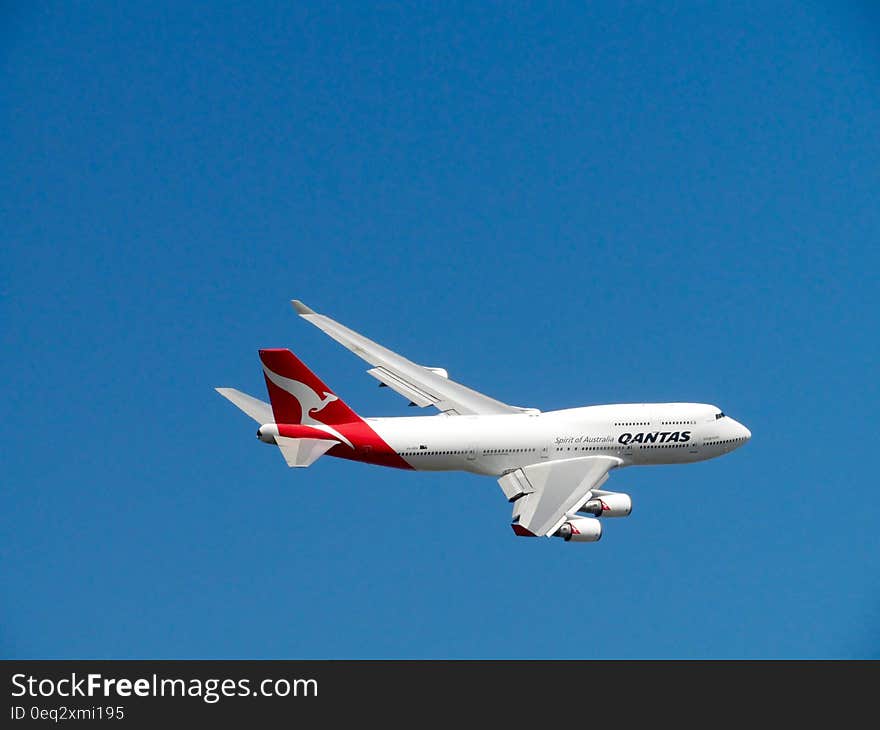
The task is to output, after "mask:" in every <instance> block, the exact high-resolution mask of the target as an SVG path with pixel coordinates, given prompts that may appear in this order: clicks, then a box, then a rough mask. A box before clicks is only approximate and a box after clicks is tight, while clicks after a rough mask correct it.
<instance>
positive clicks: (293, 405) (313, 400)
mask: <svg viewBox="0 0 880 730" xmlns="http://www.w3.org/2000/svg"><path fill="white" fill-rule="evenodd" d="M260 361H261V362H262V363H263V375H264V376H265V377H266V388H267V389H268V390H269V401H270V402H271V403H272V413H273V414H274V416H275V422H276V423H304V424H306V425H312V424H316V423H319V424H320V423H323V424H325V425H327V426H333V425H336V424H339V423H352V422H354V423H357V422H359V421H360V420H361V418H360V416H358V415H357V413H355V412H354V411H353V410H351V408H349V407H348V406H347V405H345V403H343V402H342V400H341V399H340V398H339V397H337V396H336V394H335V393H333V391H332V390H330V388H328V387H327V386H326V385H325V384H324V383H323V381H322V380H321V379H320V378H319V377H318V376H317V375H315V374H314V373H313V372H312V371H311V370H309V369H308V368H307V367H306V366H305V364H304V363H303V362H302V360H300V359H299V358H298V357H297V356H296V355H294V354H293V353H292V352H291V351H290V350H260Z"/></svg>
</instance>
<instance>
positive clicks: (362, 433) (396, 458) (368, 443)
mask: <svg viewBox="0 0 880 730" xmlns="http://www.w3.org/2000/svg"><path fill="white" fill-rule="evenodd" d="M333 428H335V429H336V430H337V431H339V433H341V434H342V435H343V436H345V438H347V439H348V440H349V441H351V443H352V444H353V445H354V449H352V448H351V447H350V446H349V445H348V444H337V445H336V446H334V447H333V448H332V449H330V451H328V452H327V453H328V454H329V455H330V456H337V457H339V458H340V459H350V460H351V461H362V462H364V463H366V464H377V465H378V466H390V467H393V468H395V469H412V468H413V467H412V465H411V464H409V463H407V462H406V461H405V460H404V459H403V458H402V457H401V456H400V454H398V453H397V452H396V451H395V450H394V449H392V448H391V447H390V446H389V445H388V443H387V442H386V441H385V440H384V439H383V438H382V437H381V436H380V435H379V434H378V433H376V432H375V431H374V430H373V429H372V428H370V426H369V424H368V423H366V422H365V421H359V422H357V423H341V424H334V426H333Z"/></svg>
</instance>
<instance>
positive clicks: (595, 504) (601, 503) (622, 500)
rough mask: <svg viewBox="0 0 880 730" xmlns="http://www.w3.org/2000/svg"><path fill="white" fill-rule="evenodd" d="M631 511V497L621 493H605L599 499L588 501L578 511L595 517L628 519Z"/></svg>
mask: <svg viewBox="0 0 880 730" xmlns="http://www.w3.org/2000/svg"><path fill="white" fill-rule="evenodd" d="M632 511H633V502H632V497H630V496H629V495H628V494H623V493H622V492H605V493H604V494H602V496H601V497H594V498H593V499H590V500H588V501H587V502H585V503H584V505H583V507H581V508H580V509H579V510H578V512H586V513H588V514H591V515H595V516H596V517H628V516H629V514H630V512H632Z"/></svg>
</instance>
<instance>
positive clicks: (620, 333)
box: [0, 2, 880, 658]
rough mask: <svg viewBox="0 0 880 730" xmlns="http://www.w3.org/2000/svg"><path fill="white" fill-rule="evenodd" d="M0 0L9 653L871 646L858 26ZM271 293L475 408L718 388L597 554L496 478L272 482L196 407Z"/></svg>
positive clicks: (750, 651) (872, 477) (879, 628)
mask: <svg viewBox="0 0 880 730" xmlns="http://www.w3.org/2000/svg"><path fill="white" fill-rule="evenodd" d="M583 6H584V4H583V3H571V4H563V3H546V4H544V3H497V4H488V3H487V4H484V3H479V4H476V3H462V4H456V3H437V4H416V5H415V7H413V6H409V7H407V6H403V5H395V4H382V5H379V6H374V7H372V8H367V7H366V6H365V5H363V4H361V3H351V4H340V5H334V4H329V3H315V4H314V5H312V6H306V5H299V4H292V3H277V4H261V3H205V4H183V3H176V2H175V3H171V2H169V3H161V2H153V3H141V4H131V3H129V4H124V5H123V6H121V7H115V6H113V5H111V4H109V3H97V4H95V3H89V4H79V3H48V4H46V3H13V4H6V5H4V8H3V10H2V22H0V64H2V66H0V68H2V77H3V85H2V86H3V90H2V99H0V113H2V118H0V119H2V127H0V132H2V135H0V159H2V167H0V220H2V236H3V256H2V259H0V260H2V338H3V358H2V362H0V376H2V382H3V401H2V402H3V412H2V421H0V430H2V444H3V450H2V513H0V592H2V595H0V598H2V620H0V651H2V656H5V657H71V658H72V657H82V658H97V657H108V658H126V657H145V658H153V657H155V658H163V657H180V658H191V657H206V658H210V657H227V658H236V657H254V658H260V657H276V658H300V657H301V658H324V657H331V658H333V657H357V658H359V657H380V658H381V657H466V658H468V657H480V658H483V657H486V658H494V657H502V658H503V657H584V658H590V657H624V658H626V657H637V658H642V657H646V658H647V657H880V569H878V566H880V538H878V535H880V520H878V516H880V497H878V490H877V464H876V459H875V458H874V457H875V455H876V451H877V448H878V441H877V439H878V435H880V434H878V431H877V414H878V408H880V403H878V393H877V361H878V331H880V322H878V311H880V301H878V286H877V269H878V264H880V260H878V259H880V256H878V248H877V244H878V231H880V205H878V191H880V134H878V130H880V92H878V88H880V30H878V29H880V15H878V13H876V12H875V11H872V10H871V9H870V6H869V5H865V6H860V5H843V4H840V3H818V2H816V3H810V2H808V3H802V2H793V3H783V2H780V3H770V4H768V3H754V4H749V3H730V4H727V3H722V4H707V3H703V2H695V3H674V4H670V3H626V4H625V6H619V5H618V4H616V3H596V4H588V6H587V7H583ZM292 297H297V298H301V299H303V300H304V301H305V302H307V303H308V304H310V305H311V306H312V307H314V308H315V309H317V310H319V311H324V312H326V313H327V314H330V315H331V316H333V317H334V318H336V319H338V320H340V321H342V322H343V323H346V324H348V325H350V326H352V327H354V328H355V329H358V330H360V331H363V332H364V333H365V334H367V335H368V336H370V337H372V338H374V339H376V340H378V341H380V342H382V343H383V344H386V345H388V346H390V347H392V348H394V349H397V350H399V351H400V352H402V353H404V354H406V355H407V356H409V357H411V358H412V359H414V360H416V361H418V362H422V363H425V364H427V365H436V366H443V367H446V368H448V369H449V371H450V373H451V374H452V376H453V377H454V378H456V379H458V380H460V381H462V382H464V383H466V384H468V385H470V386H472V387H475V388H477V389H479V390H482V391H485V392H487V393H488V394H490V395H492V396H494V397H496V398H499V399H501V400H504V401H507V402H512V403H515V404H519V405H528V406H536V407H539V408H542V409H545V410H548V409H553V408H560V407H567V406H575V405H584V404H591V403H609V402H630V401H652V400H653V401H670V400H687V401H701V402H708V403H715V404H718V405H720V406H721V407H723V408H724V409H725V410H726V411H727V412H728V413H730V414H731V415H732V416H734V417H735V418H737V419H738V420H741V421H742V422H743V423H745V424H747V425H748V426H749V427H750V428H751V430H752V432H753V434H754V435H753V438H752V441H751V443H749V444H748V445H747V446H746V447H745V448H743V449H741V450H739V451H737V452H735V453H734V454H732V455H730V456H726V457H724V458H721V459H717V460H714V461H711V462H707V463H702V464H698V465H693V466H688V467H683V466H682V467H664V468H652V469H632V470H627V471H624V472H622V473H620V474H617V475H615V477H614V484H613V485H611V484H609V486H611V487H612V488H616V489H619V490H623V491H628V492H630V493H631V494H632V495H633V496H634V499H635V511H634V513H633V515H632V516H631V517H630V518H629V519H627V520H618V521H614V522H610V523H608V524H607V525H606V532H605V537H604V538H603V540H602V541H601V542H600V543H598V544H595V545H566V544H564V543H562V542H561V541H558V540H542V541H538V540H523V539H517V538H515V537H514V535H513V533H512V532H511V530H510V528H509V525H508V523H509V518H510V508H509V506H508V505H507V504H506V502H505V500H504V497H503V495H502V494H501V491H500V489H499V488H498V486H497V485H496V483H495V482H494V480H492V479H489V478H480V477H476V476H472V475H468V474H456V473H453V474H440V475H438V474H413V473H403V472H397V471H395V470H383V469H380V468H376V467H369V466H364V465H358V464H353V463H347V462H344V461H338V460H334V459H322V460H321V461H320V462H319V463H318V464H317V465H315V466H314V467H313V468H311V469H308V470H297V471H292V470H289V469H288V468H287V467H286V466H285V464H284V462H283V460H282V459H281V457H280V455H279V454H278V453H277V452H276V451H275V450H273V449H271V448H269V447H267V446H265V445H262V444H260V443H258V442H257V441H256V440H255V438H254V427H255V426H254V424H253V423H252V422H251V421H250V420H249V419H248V418H246V417H245V416H244V415H243V414H241V413H239V412H238V411H237V410H236V409H234V408H233V407H232V406H231V405H230V404H228V403H227V402H226V401H224V400H223V399H222V398H220V397H219V396H217V394H216V393H215V392H214V390H213V388H214V386H220V385H223V386H233V387H239V388H242V389H244V390H246V391H249V392H252V393H254V394H255V395H258V396H260V397H263V395H264V386H263V383H262V378H261V374H260V369H259V364H258V360H257V353H256V351H257V349H258V348H259V347H264V346H268V347H291V348H292V349H293V350H295V351H296V352H297V353H299V354H300V355H301V356H302V357H303V358H304V359H305V361H306V362H307V363H309V364H310V365H311V366H312V367H313V368H314V369H315V370H316V371H317V372H318V373H319V374H320V375H321V376H322V377H323V378H324V379H325V380H326V381H327V382H328V383H329V384H330V385H331V387H333V388H334V389H335V390H336V391H337V393H339V394H340V395H341V396H342V397H343V398H344V399H346V400H347V401H348V402H349V403H350V404H351V405H352V406H353V407H354V408H355V409H356V410H358V411H359V412H361V413H364V414H366V415H412V409H407V407H406V403H405V402H404V401H403V400H402V399H400V398H398V397H397V396H395V395H394V394H393V393H390V392H388V391H386V390H379V389H378V388H377V387H376V383H375V381H373V380H372V379H371V378H369V377H368V376H366V375H365V374H364V372H363V371H364V365H363V363H361V361H360V360H358V359H357V358H355V357H354V356H352V355H351V354H350V353H348V352H346V351H345V350H344V349H342V348H341V347H339V346H338V345H337V344H336V343H334V342H333V341H331V340H329V339H327V338H325V337H324V336H323V335H322V334H321V333H320V332H318V331H317V330H315V329H313V328H311V327H310V326H309V325H308V324H306V323H305V322H303V321H301V320H299V319H298V318H297V317H296V316H295V315H294V313H293V311H292V310H291V308H290V306H289V300H290V299H291V298H292Z"/></svg>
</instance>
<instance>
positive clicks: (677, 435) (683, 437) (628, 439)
mask: <svg viewBox="0 0 880 730" xmlns="http://www.w3.org/2000/svg"><path fill="white" fill-rule="evenodd" d="M617 440H618V441H619V442H620V443H622V444H654V443H658V444H665V443H667V442H668V441H690V440H691V432H690V431H654V432H652V433H644V432H642V433H637V434H636V435H635V436H633V434H631V433H622V434H620V436H618V437H617Z"/></svg>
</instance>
